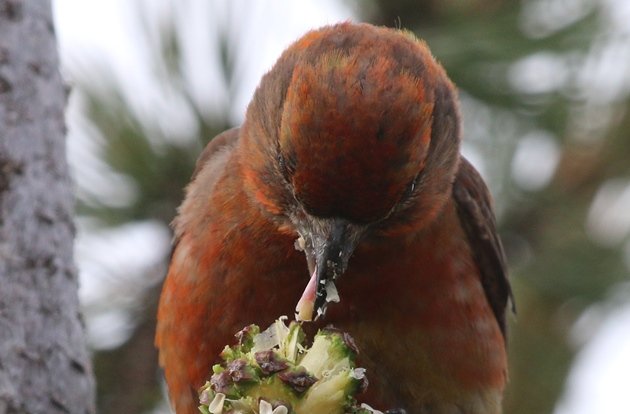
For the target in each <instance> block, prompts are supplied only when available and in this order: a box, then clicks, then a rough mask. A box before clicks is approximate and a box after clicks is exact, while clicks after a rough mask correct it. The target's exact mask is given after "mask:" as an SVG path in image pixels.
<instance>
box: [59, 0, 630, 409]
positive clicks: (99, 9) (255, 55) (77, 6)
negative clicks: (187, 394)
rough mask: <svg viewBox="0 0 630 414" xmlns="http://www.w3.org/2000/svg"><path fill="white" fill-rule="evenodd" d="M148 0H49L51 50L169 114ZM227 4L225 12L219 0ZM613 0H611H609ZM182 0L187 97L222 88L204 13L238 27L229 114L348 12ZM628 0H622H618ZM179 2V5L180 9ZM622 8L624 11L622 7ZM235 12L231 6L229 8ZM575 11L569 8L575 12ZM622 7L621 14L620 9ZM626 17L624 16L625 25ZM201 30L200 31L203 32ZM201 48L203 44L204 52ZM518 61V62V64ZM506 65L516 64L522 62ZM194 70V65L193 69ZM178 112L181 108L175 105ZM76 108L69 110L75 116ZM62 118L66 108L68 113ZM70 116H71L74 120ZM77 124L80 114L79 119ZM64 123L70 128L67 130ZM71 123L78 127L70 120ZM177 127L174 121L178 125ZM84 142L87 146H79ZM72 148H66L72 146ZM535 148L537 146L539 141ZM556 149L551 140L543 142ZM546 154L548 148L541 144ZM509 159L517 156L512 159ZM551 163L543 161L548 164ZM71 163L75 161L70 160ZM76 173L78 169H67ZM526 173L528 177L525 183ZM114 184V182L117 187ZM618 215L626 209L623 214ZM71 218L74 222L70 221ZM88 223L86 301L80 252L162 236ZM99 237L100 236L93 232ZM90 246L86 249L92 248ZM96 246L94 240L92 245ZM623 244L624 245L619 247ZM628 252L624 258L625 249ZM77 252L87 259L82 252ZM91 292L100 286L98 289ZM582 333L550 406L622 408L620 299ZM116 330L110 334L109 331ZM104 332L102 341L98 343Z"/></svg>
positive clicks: (629, 368)
mask: <svg viewBox="0 0 630 414" xmlns="http://www.w3.org/2000/svg"><path fill="white" fill-rule="evenodd" d="M143 1H149V0H137V1H136V2H133V1H129V0H100V1H99V0H56V1H53V3H54V10H55V19H56V26H57V35H58V39H59V44H60V51H61V56H62V59H63V63H64V65H65V69H66V73H68V74H69V76H70V77H72V76H73V74H74V73H78V72H79V71H82V70H85V69H86V68H88V69H89V67H90V65H92V64H94V63H99V62H104V63H106V64H108V65H111V68H112V70H113V72H114V74H115V75H116V76H117V77H118V79H119V81H120V82H121V84H122V85H123V86H124V87H125V88H127V89H128V90H129V91H130V93H129V97H130V99H131V100H132V101H133V102H134V104H135V105H137V106H138V107H140V108H144V110H149V111H150V109H147V108H154V107H156V106H157V107H160V106H161V107H162V109H161V110H162V111H166V112H169V111H170V112H172V109H173V108H172V106H173V105H176V104H177V103H173V102H168V99H164V97H163V96H160V95H159V94H157V93H156V92H155V91H154V89H155V88H154V86H153V85H152V84H151V81H150V76H149V75H148V73H149V72H148V71H149V69H148V68H147V67H146V64H145V62H146V56H147V55H146V53H147V51H146V45H143V44H141V42H140V41H139V40H138V38H139V35H138V33H139V32H138V28H137V26H136V23H135V20H134V17H133V16H134V15H133V10H132V8H131V7H130V6H132V5H134V4H137V3H138V2H143ZM228 2H229V4H230V10H231V12H228V8H226V7H225V5H226V4H227V3H228ZM609 2H610V3H613V1H612V0H610V1H609ZM182 3H186V4H187V5H188V6H189V7H190V8H189V9H188V10H190V11H189V12H188V13H180V15H178V18H179V19H182V21H185V22H189V24H187V25H186V26H185V27H186V30H184V32H183V36H184V38H185V39H187V43H188V44H192V46H191V47H192V48H193V49H194V50H196V51H195V53H190V55H189V56H188V58H187V59H188V60H189V62H188V66H189V73H188V76H189V77H190V79H191V81H192V82H193V83H194V84H195V86H196V88H197V89H198V91H199V93H198V96H197V97H196V98H198V99H199V100H204V99H205V100H206V101H204V102H205V103H207V104H208V105H211V106H212V105H214V106H221V105H225V101H226V99H227V97H226V96H225V95H226V93H227V92H226V91H222V92H220V91H219V92H217V93H215V94H212V93H210V94H209V93H207V92H208V90H211V89H212V88H215V89H216V85H217V84H219V83H220V79H219V78H218V74H217V73H216V72H213V71H212V70H210V71H207V70H205V68H204V67H203V64H200V62H204V61H205V62H207V61H208V59H209V58H208V56H209V55H210V52H209V51H210V50H211V48H212V47H213V44H212V42H211V40H210V36H209V34H208V33H211V32H212V29H213V28H207V27H205V26H207V23H205V21H206V20H205V19H207V16H208V15H211V16H214V19H215V22H214V23H215V24H216V28H223V29H225V28H228V29H229V30H238V33H239V35H240V36H242V45H241V46H240V47H239V48H238V50H237V56H236V62H237V71H238V76H240V80H241V81H240V83H239V90H238V93H237V94H236V95H235V99H236V101H235V102H234V104H233V105H231V110H230V115H231V117H232V119H233V120H234V122H238V121H239V120H241V119H242V116H243V114H244V110H245V107H246V105H247V103H248V102H249V99H250V97H251V95H252V94H253V91H254V88H255V87H256V85H257V83H258V81H259V79H260V77H261V76H262V74H263V73H264V72H266V71H267V70H268V69H269V68H270V67H271V65H272V64H273V62H274V61H275V59H276V58H277V57H278V55H279V54H280V52H281V51H282V50H283V49H284V48H285V47H286V46H287V45H288V44H289V43H290V42H292V41H293V40H295V39H296V38H298V37H299V36H300V35H301V34H303V33H304V32H306V31H307V30H309V29H312V28H316V27H318V26H321V25H324V24H329V23H334V22H338V21H342V20H347V19H352V18H353V13H352V11H351V10H350V9H349V8H348V7H347V6H345V5H341V4H340V2H338V1H334V0H301V1H299V2H297V1H279V0H259V1H248V0H232V1H230V0H223V1H201V0H183V1H182ZM628 3H630V2H628ZM153 4H154V6H155V8H154V9H155V13H156V15H157V16H160V13H162V14H163V13H169V10H170V8H169V5H170V4H171V3H170V2H169V1H168V0H156V1H154V2H153ZM180 9H185V8H184V7H181V8H180ZM627 9H629V8H626V9H624V10H627ZM235 10H236V11H237V13H234V11H235ZM578 14H579V13H578ZM625 15H626V16H627V15H630V14H629V13H627V12H625ZM623 24H627V21H625V23H623ZM206 29H208V30H206ZM204 50H205V51H206V52H207V53H206V52H204ZM523 65H525V63H523ZM523 65H521V66H522V67H521V66H519V67H515V72H514V73H515V76H516V78H518V79H525V80H526V78H521V77H518V76H517V75H518V70H520V69H523V68H525V66H523ZM200 67H201V68H202V70H200V69H199V68H200ZM180 112H181V111H180ZM75 115H76V114H75ZM71 117H72V116H71ZM75 121H76V120H74V121H73V120H72V119H70V120H69V124H70V128H71V130H70V133H69V139H70V143H69V147H70V148H71V151H70V158H71V159H70V162H71V163H72V164H73V165H74V166H75V171H76V170H77V168H78V167H79V164H80V160H79V159H78V158H84V157H83V155H84V153H85V151H84V150H81V148H79V149H77V148H76V147H77V145H76V144H73V142H75V141H73V140H76V142H78V141H79V140H80V137H78V136H77V135H80V134H81V128H80V125H78V124H76V123H75ZM76 122H78V121H76ZM170 122H172V124H174V125H175V126H174V127H173V126H172V125H171V127H173V128H177V127H178V126H177V125H178V124H181V125H185V124H186V122H187V118H186V116H185V114H183V115H181V117H180V118H179V121H178V120H177V118H176V119H174V120H171V121H170ZM79 124H80V122H79ZM73 125H74V126H75V127H74V128H73ZM77 125H78V126H77ZM181 125H180V126H179V127H182V126H181ZM549 142H550V140H548V139H546V137H541V136H532V137H530V139H529V140H525V141H523V143H522V145H523V151H525V150H527V151H530V152H537V151H538V152H540V151H542V150H543V149H545V148H546V147H545V146H548V145H549ZM86 145H89V144H86ZM73 148H74V149H73ZM541 148H542V149H541ZM552 150H553V151H555V152H557V149H556V148H552ZM547 152H548V151H547ZM517 161H518V160H517ZM521 165H523V166H527V162H523V163H520V164H519V163H518V162H517V163H516V164H515V166H514V171H513V173H514V174H515V176H516V177H517V178H519V177H520V179H522V180H525V182H526V183H527V184H528V185H529V186H531V188H538V186H540V185H541V183H544V181H545V180H547V179H548V177H549V174H550V172H549V171H548V169H547V170H544V169H543V170H541V171H539V174H538V175H535V176H533V175H531V174H529V172H528V171H525V170H524V169H523V168H525V167H522V166H521ZM549 168H553V166H551V165H550V166H549ZM79 169H80V168H79ZM77 178H78V181H81V178H80V177H77ZM527 180H529V181H527ZM121 187H124V186H122V185H121ZM626 216H627V214H626ZM80 224H81V223H80ZM87 228H89V226H85V225H80V227H79V229H80V234H79V237H78V240H77V257H78V261H79V266H80V268H81V274H82V299H83V300H84V301H87V302H88V303H87V305H88V306H90V304H93V303H94V302H95V301H96V302H98V298H99V295H100V297H101V299H100V300H107V298H104V297H103V295H108V294H111V293H112V289H111V286H110V287H108V286H107V284H108V283H109V282H111V280H108V279H107V278H106V277H105V276H100V277H99V276H98V273H99V271H98V270H96V269H94V268H90V266H93V264H94V259H95V258H94V257H91V258H89V253H87V252H89V251H95V250H96V251H102V250H104V249H105V247H104V245H105V244H106V245H107V246H109V250H108V252H109V254H108V256H109V257H110V259H111V260H109V262H108V260H107V259H106V258H100V261H101V264H104V265H105V266H129V267H130V268H134V267H138V266H141V265H142V263H143V261H144V264H145V265H147V264H150V263H152V261H156V260H157V259H156V256H159V255H160V254H162V253H163V251H164V250H165V249H167V247H166V246H165V241H166V240H167V239H168V235H167V234H164V233H163V232H161V230H159V229H158V228H156V226H155V225H153V224H152V223H138V224H136V225H130V226H128V227H124V228H120V229H114V230H110V231H109V232H108V233H107V234H106V235H105V241H106V243H104V241H103V240H104V239H103V238H102V237H101V236H103V235H102V234H101V235H99V236H98V237H96V236H95V234H94V233H90V232H88V231H86V229H87ZM99 237H100V238H99ZM130 245H136V246H137V245H147V246H152V248H149V249H147V252H146V255H145V256H140V257H138V255H137V254H134V255H130V254H129V252H130V251H132V250H133V249H130V248H129V246H130ZM94 246H96V247H94ZM99 246H101V247H100V248H99ZM629 246H630V244H629ZM629 251H630V249H629ZM629 257H630V256H629ZM86 258H89V260H88V259H86ZM99 292H100V293H99ZM125 318H126V316H125V314H124V312H118V313H116V312H113V313H112V312H110V313H108V314H103V315H100V316H97V317H94V318H92V319H90V318H88V322H90V323H89V325H90V327H89V329H90V332H91V337H92V341H93V343H94V344H95V345H97V346H98V344H99V343H101V346H105V347H107V346H115V345H116V343H117V342H116V341H120V340H123V339H124V337H125V335H126V333H125V332H124V330H125V328H124V326H125ZM591 334H592V337H591V338H590V340H588V341H587V343H586V345H585V346H584V348H583V350H582V351H581V352H580V354H579V357H578V358H577V360H576V362H575V366H574V368H573V370H572V373H571V376H570V380H569V384H568V390H567V394H566V396H565V399H564V400H563V401H562V402H561V404H559V406H558V408H557V410H556V413H555V414H591V413H597V414H621V413H628V412H630V393H629V392H628V390H629V389H630V388H628V387H630V307H621V308H619V309H618V310H616V311H613V312H611V313H609V314H607V315H606V316H605V318H604V321H603V322H602V323H601V325H599V324H598V329H593V330H592V331H591ZM116 335H118V336H116ZM104 338H108V340H109V341H110V342H109V343H103V341H104Z"/></svg>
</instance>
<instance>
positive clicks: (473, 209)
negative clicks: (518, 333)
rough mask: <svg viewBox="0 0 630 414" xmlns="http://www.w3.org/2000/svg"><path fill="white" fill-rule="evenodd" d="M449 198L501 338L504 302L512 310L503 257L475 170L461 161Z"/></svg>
mask: <svg viewBox="0 0 630 414" xmlns="http://www.w3.org/2000/svg"><path fill="white" fill-rule="evenodd" d="M453 197H454V198H455V203H456V205H457V213H458V215H459V219H460V221H461V225H462V227H463V229H464V231H465V232H466V235H467V236H468V241H469V243H470V248H471V250H472V252H473V255H474V258H475V261H476V262H477V265H478V266H479V273H480V275H481V284H482V285H483V289H484V291H485V292H486V297H487V299H488V302H489V303H490V306H491V307H492V311H493V312H494V316H495V317H496V318H497V321H498V322H499V326H500V328H501V332H503V336H504V337H505V332H506V331H505V329H506V328H505V309H506V307H507V303H508V300H509V301H510V302H511V303H512V310H514V298H513V297H512V288H511V287H510V282H509V280H508V276H507V266H506V259H505V253H504V251H503V245H502V244H501V239H500V238H499V235H498V234H497V230H496V219H495V217H494V212H493V210H492V200H491V196H490V193H489V191H488V188H487V187H486V184H485V183H484V182H483V179H482V178H481V176H480V175H479V173H478V172H477V170H475V168H474V167H473V166H472V165H471V164H470V163H469V162H468V161H467V160H466V159H465V158H463V157H462V158H461V163H460V165H459V170H458V171H457V176H456V177H455V183H454V184H453Z"/></svg>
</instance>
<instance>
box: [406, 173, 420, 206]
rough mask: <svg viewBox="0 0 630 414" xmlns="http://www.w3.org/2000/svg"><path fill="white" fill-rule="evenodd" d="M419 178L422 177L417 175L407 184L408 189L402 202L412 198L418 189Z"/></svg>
mask: <svg viewBox="0 0 630 414" xmlns="http://www.w3.org/2000/svg"><path fill="white" fill-rule="evenodd" d="M418 177H420V174H418V175H416V176H415V177H414V178H413V180H411V181H410V182H409V184H407V188H406V189H405V192H404V194H403V196H402V200H403V201H404V200H406V199H408V198H409V197H411V195H412V194H413V192H414V191H415V190H416V187H417V185H418Z"/></svg>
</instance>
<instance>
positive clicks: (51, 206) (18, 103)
mask: <svg viewBox="0 0 630 414" xmlns="http://www.w3.org/2000/svg"><path fill="white" fill-rule="evenodd" d="M64 95H65V94H64V89H63V85H62V82H61V77H60V75H59V72H58V57H57V49H56V45H55V37H54V29H53V23H52V16H51V6H50V2H49V0H0V414H5V413H15V414H17V413H19V414H24V413H29V414H39V413H46V414H52V413H55V414H56V413H79V414H84V413H93V412H94V381H93V375H92V368H91V365H90V361H89V356H88V353H87V350H86V346H85V339H84V332H83V326H82V322H81V317H80V315H79V303H78V297H77V286H78V284H77V271H76V269H75V267H74V264H73V256H72V246H73V239H74V227H73V221H72V215H73V209H74V199H73V194H72V186H71V182H70V179H69V175H68V167H67V164H66V158H65V142H64V128H65V127H64V118H63V109H64V102H65V96H64Z"/></svg>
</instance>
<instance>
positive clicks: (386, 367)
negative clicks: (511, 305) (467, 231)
mask: <svg viewBox="0 0 630 414" xmlns="http://www.w3.org/2000/svg"><path fill="white" fill-rule="evenodd" d="M449 209H451V208H450V207H448V206H447V211H446V212H445V213H444V214H443V217H442V218H441V219H440V221H441V223H439V225H435V226H433V227H434V228H432V229H429V230H427V231H425V232H423V233H422V234H419V235H418V236H417V237H414V238H411V239H407V240H405V241H402V240H399V241H396V240H392V241H391V242H390V243H384V244H379V245H372V246H369V245H368V246H365V247H364V248H362V249H361V248H360V249H358V250H357V251H356V253H355V256H354V257H353V258H352V259H351V262H350V264H349V268H348V271H347V273H346V274H345V275H343V277H342V279H340V281H339V284H338V289H339V292H340V295H341V303H340V304H335V305H334V306H331V307H330V309H329V315H327V316H328V317H327V321H329V322H331V323H333V324H335V325H338V326H339V327H340V328H342V329H344V330H347V331H348V332H350V333H351V334H352V335H353V336H355V339H356V341H357V345H358V347H359V349H360V350H361V354H360V359H361V360H360V363H361V364H362V365H363V366H365V367H366V368H367V369H368V378H369V380H370V383H371V385H370V389H371V390H372V391H371V395H372V397H373V398H374V399H375V401H377V402H378V401H383V402H384V403H385V404H390V405H391V404H392V403H396V402H399V403H400V404H402V405H403V406H404V408H407V409H408V410H411V411H410V412H424V411H420V410H421V409H422V410H426V409H431V410H433V411H431V412H432V413H433V412H436V413H441V412H462V413H477V412H479V413H481V412H483V413H494V412H499V411H495V410H499V403H500V395H501V393H502V390H503V388H504V385H505V381H506V369H507V368H506V366H507V362H506V353H505V341H504V338H503V336H502V333H501V331H500V328H499V326H498V323H497V321H496V319H495V317H494V314H493V313H492V310H491V308H490V306H489V304H488V301H487V299H486V296H485V293H484V290H483V287H482V285H481V282H480V277H479V274H478V272H479V270H478V268H477V265H476V264H475V262H474V260H473V258H472V254H471V251H470V248H469V247H468V244H467V243H468V242H467V240H466V237H465V235H464V234H463V232H462V230H461V228H459V225H458V221H456V216H454V214H455V212H454V211H448V210H449ZM451 213H452V214H453V215H451ZM436 224H437V223H436ZM435 404H437V405H435ZM440 404H442V405H440ZM449 404H456V405H457V404H459V405H457V406H465V407H468V408H467V409H465V410H462V411H448V410H447V407H448V406H449ZM442 406H443V407H444V411H441V409H440V408H439V407H442ZM411 407H414V408H415V409H416V410H415V411H414V410H413V409H412V408H411ZM427 407H429V408H427ZM493 407H494V408H493Z"/></svg>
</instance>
